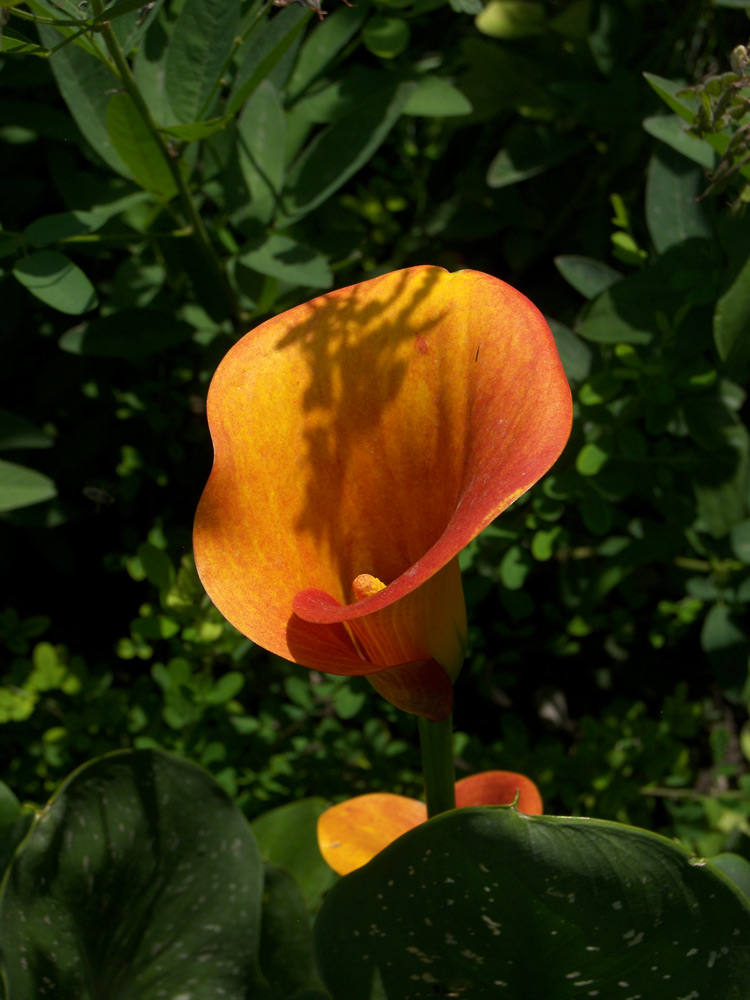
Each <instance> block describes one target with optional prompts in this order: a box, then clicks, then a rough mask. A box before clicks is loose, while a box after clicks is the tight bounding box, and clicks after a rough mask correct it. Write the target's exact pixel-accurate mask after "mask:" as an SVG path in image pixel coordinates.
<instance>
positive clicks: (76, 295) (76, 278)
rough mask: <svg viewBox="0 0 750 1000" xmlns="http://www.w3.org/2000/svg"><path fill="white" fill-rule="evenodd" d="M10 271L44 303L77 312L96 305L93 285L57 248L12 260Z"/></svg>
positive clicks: (76, 314) (59, 310)
mask: <svg viewBox="0 0 750 1000" xmlns="http://www.w3.org/2000/svg"><path fill="white" fill-rule="evenodd" d="M13 275H14V277H15V278H16V280H17V281H19V282H20V283H21V284H22V285H23V286H24V288H27V289H28V290H29V291H30V292H31V294H32V295H34V296H35V297H36V298H37V299H39V300H40V301H41V302H44V303H45V305H48V306H52V308H53V309H57V310H58V312H63V313H68V314H69V315H71V316H79V315H80V314H81V313H85V312H89V311H90V310H91V309H95V308H96V305H97V297H96V292H95V290H94V286H93V285H92V284H91V282H90V281H89V279H88V278H87V277H86V275H85V274H84V273H83V271H82V270H81V269H80V267H78V265H77V264H74V263H73V261H72V260H71V259H70V258H69V257H66V256H65V254H62V253H60V252H59V251H57V250H39V251H38V252H37V253H32V254H29V256H28V257H23V258H22V259H21V260H18V261H16V263H15V265H14V266H13Z"/></svg>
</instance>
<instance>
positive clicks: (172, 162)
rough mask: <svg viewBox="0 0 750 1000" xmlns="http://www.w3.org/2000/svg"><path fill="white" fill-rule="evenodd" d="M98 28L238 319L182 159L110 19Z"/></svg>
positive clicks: (95, 1)
mask: <svg viewBox="0 0 750 1000" xmlns="http://www.w3.org/2000/svg"><path fill="white" fill-rule="evenodd" d="M91 4H92V7H93V9H94V11H95V13H96V14H97V15H98V14H100V13H101V12H102V11H103V10H104V6H103V2H102V0H91ZM99 30H100V31H101V35H102V38H103V39H104V44H105V45H106V46H107V51H108V52H109V54H110V56H111V57H112V61H113V62H114V64H115V67H116V69H117V74H118V76H119V78H120V82H121V83H122V86H123V88H124V90H125V92H126V93H127V94H128V96H129V97H130V98H131V100H132V101H133V103H134V104H135V106H136V108H137V109H138V112H139V114H140V115H141V117H142V118H143V121H144V122H145V123H146V126H147V128H148V130H149V132H151V134H152V135H153V137H154V140H155V141H156V143H157V144H158V146H159V149H160V150H161V153H162V156H163V157H164V160H165V162H166V164H167V166H168V167H169V170H170V173H171V174H172V177H173V178H174V182H175V185H176V186H177V194H178V196H179V199H180V204H181V205H182V210H183V211H184V213H185V215H186V216H187V219H188V223H189V225H190V228H191V230H192V233H193V237H194V238H195V240H196V242H197V244H198V246H199V247H200V249H201V252H202V254H203V257H204V258H205V260H206V263H207V264H208V266H209V268H210V269H211V271H213V273H214V274H215V276H216V277H217V278H218V281H219V284H220V287H221V288H222V289H223V291H224V295H225V298H226V300H227V307H228V313H229V315H231V316H232V318H237V316H238V313H239V306H238V302H237V297H236V295H235V293H234V289H233V288H232V286H231V285H230V283H229V279H228V277H227V273H226V271H225V270H224V267H223V265H222V263H221V261H220V260H219V258H218V257H217V255H216V252H215V250H214V247H213V244H212V243H211V240H210V239H209V236H208V233H207V231H206V227H205V226H204V225H203V220H202V219H201V217H200V214H199V212H198V209H197V207H196V204H195V201H194V200H193V196H192V195H191V193H190V189H189V188H188V186H187V184H186V182H185V178H184V176H183V174H182V171H181V170H180V165H179V161H178V159H177V158H176V157H173V156H172V155H171V153H170V151H169V147H168V145H167V143H166V141H165V139H164V137H163V135H162V134H161V132H160V131H159V129H158V128H157V126H156V123H155V122H154V120H153V118H152V117H151V112H150V111H149V109H148V105H147V104H146V102H145V101H144V99H143V95H142V94H141V92H140V90H139V89H138V84H137V83H136V82H135V78H134V76H133V74H132V72H131V69H130V66H129V64H128V61H127V59H126V58H125V55H124V53H123V51H122V48H121V47H120V43H119V42H118V41H117V36H116V35H115V33H114V31H113V30H112V26H111V25H110V23H109V22H108V21H102V22H101V24H100V25H99Z"/></svg>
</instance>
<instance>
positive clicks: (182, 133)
mask: <svg viewBox="0 0 750 1000" xmlns="http://www.w3.org/2000/svg"><path fill="white" fill-rule="evenodd" d="M231 120H232V119H231V118H230V117H229V116H228V115H224V116H223V117H222V118H211V119H209V120H208V121H205V122H195V124H193V125H166V126H164V127H163V128H160V129H159V131H160V132H163V133H164V134H165V135H168V136H171V137H172V138H173V139H179V140H180V142H196V141H197V140H199V139H207V138H208V136H209V135H213V134H214V132H221V130H222V129H225V128H226V127H227V125H228V124H229V123H230V122H231Z"/></svg>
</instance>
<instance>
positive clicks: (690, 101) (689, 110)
mask: <svg viewBox="0 0 750 1000" xmlns="http://www.w3.org/2000/svg"><path fill="white" fill-rule="evenodd" d="M643 75H644V77H645V78H646V80H647V81H648V83H649V84H650V85H651V87H652V88H653V89H654V90H655V91H656V93H657V94H658V95H659V97H661V99H662V100H663V101H664V102H665V104H666V105H667V106H668V107H669V108H671V110H672V111H674V112H675V114H677V115H679V117H680V118H682V120H683V121H686V122H692V121H693V117H694V115H695V112H696V111H697V110H698V106H699V101H698V98H697V97H688V96H686V95H682V94H681V91H683V90H685V84H684V83H675V81H674V80H665V79H664V77H661V76H657V75H656V74H655V73H644V74H643Z"/></svg>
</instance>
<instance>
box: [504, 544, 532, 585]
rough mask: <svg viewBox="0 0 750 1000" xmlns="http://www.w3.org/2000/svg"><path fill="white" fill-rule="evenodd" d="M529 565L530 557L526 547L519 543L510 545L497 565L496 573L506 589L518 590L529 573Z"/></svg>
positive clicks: (530, 563) (530, 562) (530, 564)
mask: <svg viewBox="0 0 750 1000" xmlns="http://www.w3.org/2000/svg"><path fill="white" fill-rule="evenodd" d="M531 566H532V559H531V556H530V555H529V553H528V552H527V551H526V549H524V548H522V547H521V546H520V545H511V547H510V548H509V549H508V550H507V552H506V553H505V555H504V556H503V558H502V560H501V562H500V566H499V567H498V574H499V576H500V580H501V582H502V584H503V586H504V587H507V588H508V590H520V589H521V587H523V585H524V583H525V581H526V577H527V576H528V575H529V570H530V569H531Z"/></svg>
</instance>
